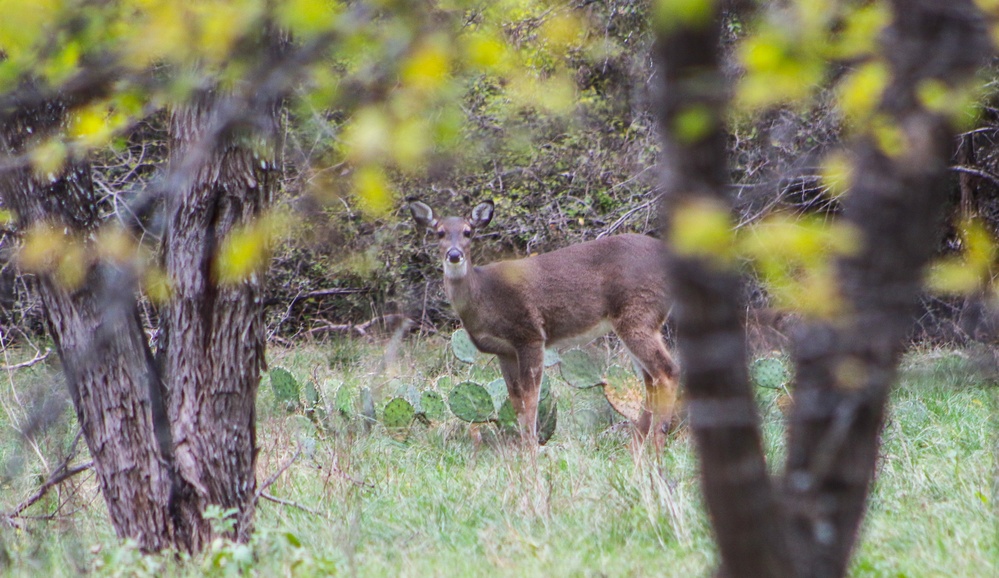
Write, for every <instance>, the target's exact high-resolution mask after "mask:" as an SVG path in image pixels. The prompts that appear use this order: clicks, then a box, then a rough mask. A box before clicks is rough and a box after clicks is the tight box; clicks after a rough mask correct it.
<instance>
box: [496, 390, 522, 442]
mask: <svg viewBox="0 0 999 578" xmlns="http://www.w3.org/2000/svg"><path fill="white" fill-rule="evenodd" d="M496 424H497V425H498V426H499V428H500V431H501V432H503V433H506V434H516V433H517V429H518V427H519V426H518V424H517V412H515V411H514V410H513V404H512V403H510V398H509V397H508V398H506V400H504V401H503V405H501V406H500V408H499V412H497V413H496Z"/></svg>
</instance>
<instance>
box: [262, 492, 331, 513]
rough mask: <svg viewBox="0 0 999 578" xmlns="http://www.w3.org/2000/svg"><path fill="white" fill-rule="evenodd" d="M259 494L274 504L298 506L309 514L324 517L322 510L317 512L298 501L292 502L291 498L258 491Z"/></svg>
mask: <svg viewBox="0 0 999 578" xmlns="http://www.w3.org/2000/svg"><path fill="white" fill-rule="evenodd" d="M259 496H260V497H261V498H264V499H265V500H270V501H272V502H274V503H275V504H281V505H282V506H289V507H292V508H298V509H299V510H302V511H303V512H308V513H309V514H312V515H313V516H318V517H320V518H325V517H326V516H325V515H324V514H323V513H322V512H319V511H317V510H313V509H311V508H307V507H305V506H303V505H302V504H299V503H298V502H293V501H291V500H284V499H281V498H279V497H277V496H273V495H271V494H268V493H267V492H259Z"/></svg>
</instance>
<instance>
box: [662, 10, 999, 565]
mask: <svg viewBox="0 0 999 578" xmlns="http://www.w3.org/2000/svg"><path fill="white" fill-rule="evenodd" d="M892 7H893V8H894V12H895V18H894V22H893V24H892V25H891V27H890V28H889V29H888V31H887V33H886V38H885V42H884V48H885V50H884V53H885V54H886V55H888V62H889V65H890V69H891V73H892V82H891V83H890V85H889V87H888V89H887V90H886V91H885V94H884V97H883V102H882V105H881V107H880V112H881V113H882V114H884V115H885V117H886V118H887V119H889V120H891V121H892V123H893V124H894V126H895V127H897V128H898V129H899V130H900V131H901V133H902V134H903V135H904V138H903V141H904V148H903V150H902V151H901V152H900V153H899V154H895V155H888V154H886V153H884V152H883V151H882V150H881V149H879V148H878V146H876V143H875V142H874V139H873V136H872V137H871V138H869V139H867V140H862V141H860V142H858V143H857V144H856V145H855V148H854V159H855V163H854V167H853V168H854V182H853V186H852V188H851V191H850V193H849V194H848V195H847V197H846V199H845V201H844V218H845V219H846V220H848V221H849V222H851V223H852V224H853V225H854V227H855V228H856V230H857V231H858V233H859V237H860V241H861V249H860V251H859V252H858V253H857V254H855V255H853V256H851V257H848V258H844V259H843V260H842V261H841V263H840V264H839V273H840V274H839V280H840V283H841V291H842V293H843V297H844V301H845V302H846V306H845V308H844V310H843V312H842V314H841V315H840V317H839V318H838V319H837V320H836V322H835V323H832V322H830V323H820V322H813V323H809V324H807V325H806V326H805V327H804V328H803V329H802V330H801V331H799V332H798V334H797V335H795V340H794V353H795V361H796V364H797V371H796V376H797V384H796V390H795V393H796V396H795V406H794V410H793V413H792V416H791V423H790V434H789V455H788V461H787V470H786V474H785V476H784V478H783V480H782V481H781V484H780V488H779V489H780V490H781V493H780V498H779V499H778V495H777V493H776V490H777V489H778V488H777V487H776V485H775V484H774V483H773V482H771V480H770V478H769V476H768V475H767V472H766V468H765V465H764V458H763V452H762V448H761V444H760V436H759V428H758V426H757V421H758V417H757V412H756V409H755V407H754V405H753V401H752V394H751V391H750V388H749V382H748V379H747V376H746V352H745V346H744V336H743V329H742V320H741V318H740V312H741V311H742V310H743V308H742V306H741V302H740V296H741V291H740V290H739V281H738V278H737V275H736V273H735V272H734V271H733V270H732V268H731V266H729V265H727V264H725V263H723V262H721V261H720V260H719V259H718V258H717V257H716V256H712V255H710V254H707V253H702V252H698V251H696V250H694V251H691V250H690V248H687V250H686V251H684V250H682V249H681V250H678V249H677V248H676V247H675V246H674V250H673V251H672V255H671V258H670V268H669V275H670V280H671V281H672V284H673V288H674V295H673V296H674V298H675V300H676V305H675V307H674V311H675V317H676V323H677V333H678V342H679V346H680V361H681V367H682V368H683V372H684V376H685V385H686V387H687V393H688V398H689V399H690V422H691V429H692V430H693V433H694V437H695V440H696V442H697V448H698V453H699V456H700V458H701V470H702V474H701V475H702V487H703V489H704V494H705V498H706V501H707V506H708V511H709V513H710V515H711V520H712V525H713V527H714V530H715V533H716V536H717V540H718V544H719V549H720V553H721V558H722V562H721V568H720V574H723V575H727V576H747V577H758V576H802V577H805V576H807V577H821V578H826V577H838V576H842V575H843V574H845V572H846V569H847V565H848V562H849V557H850V553H851V552H852V550H853V547H854V545H855V543H856V536H857V529H858V527H859V525H860V521H861V519H862V517H863V514H864V511H865V508H866V501H867V495H868V491H869V488H870V481H871V479H872V477H873V473H874V469H875V465H876V460H877V456H878V441H879V440H878V436H879V434H880V431H881V428H882V425H883V421H884V410H885V404H886V401H887V396H888V392H889V389H890V386H891V385H892V383H893V381H894V379H895V376H896V368H897V365H898V361H899V358H900V356H901V353H902V351H903V348H904V345H905V339H906V336H907V334H908V331H909V329H910V328H911V326H912V323H913V312H914V310H915V305H916V300H917V297H918V294H919V291H920V288H921V280H922V271H923V268H924V266H925V265H926V263H927V262H928V260H929V259H930V257H931V256H932V253H933V250H934V248H935V245H936V243H935V241H936V239H937V234H938V232H939V230H940V228H939V225H940V219H941V217H942V209H943V207H944V206H945V204H946V198H947V195H946V189H947V181H946V166H947V160H948V159H949V156H950V155H949V152H950V147H951V143H952V139H953V136H954V135H955V131H954V129H953V127H952V126H950V124H949V122H948V119H947V118H945V117H944V116H943V115H940V114H937V113H933V112H930V111H928V110H927V109H926V108H925V107H924V106H923V105H922V104H921V103H920V101H919V99H918V98H917V90H919V89H920V88H921V87H922V86H924V85H925V84H924V83H925V82H926V81H927V80H931V79H932V80H937V81H942V82H944V83H946V84H947V85H949V86H954V85H957V84H959V82H960V81H962V80H966V79H968V78H969V77H970V76H971V74H972V73H973V72H974V70H975V69H976V68H977V67H978V66H979V65H980V64H981V63H982V60H983V57H984V56H985V55H986V54H987V53H988V50H989V49H988V39H987V34H986V29H985V26H984V23H983V22H982V20H981V16H980V14H979V13H978V11H977V10H976V9H975V7H974V5H973V4H972V2H971V0H956V1H954V2H948V3H939V2H936V1H935V0H910V1H904V0H895V1H893V2H892ZM720 27H721V22H720V19H718V18H716V19H715V20H713V21H712V22H710V23H706V24H704V25H690V26H679V27H678V28H675V29H671V30H663V31H661V34H660V39H659V43H658V44H657V49H656V52H655V57H656V64H657V67H658V74H659V78H660V81H661V83H662V90H663V94H662V95H661V99H660V107H659V122H660V130H661V131H662V133H663V142H664V147H663V156H664V160H663V163H664V168H665V171H664V172H665V175H664V188H665V196H664V210H665V214H666V216H667V217H668V218H667V219H666V223H665V229H666V233H667V237H669V236H670V235H671V234H672V232H673V231H675V230H676V228H675V227H676V219H678V218H683V217H682V216H681V217H677V215H678V214H679V215H682V214H683V213H684V211H685V209H687V208H689V207H691V206H700V207H709V208H710V210H715V211H720V212H722V213H723V214H725V213H726V212H728V211H730V210H731V204H730V202H729V201H728V199H727V198H726V197H725V195H724V193H723V190H722V189H723V186H724V183H725V178H724V175H725V171H726V168H727V165H726V158H725V149H724V140H723V139H724V133H723V132H722V125H723V118H724V114H723V112H722V107H723V104H724V102H725V98H724V96H725V93H726V86H725V82H724V81H723V79H722V77H721V73H720V59H719V56H718V50H719V49H718V40H719V31H720ZM692 111H693V112H694V113H696V114H698V115H703V113H704V112H706V111H707V112H710V119H711V121H712V124H711V125H710V126H711V127H712V130H709V131H706V132H705V133H704V134H695V135H693V138H692V135H691V134H690V133H689V131H688V132H684V131H683V130H682V129H683V127H684V124H683V122H682V119H683V116H684V115H685V114H688V113H691V112H692Z"/></svg>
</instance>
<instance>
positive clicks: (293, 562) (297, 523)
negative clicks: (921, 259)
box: [0, 338, 999, 577]
mask: <svg viewBox="0 0 999 578" xmlns="http://www.w3.org/2000/svg"><path fill="white" fill-rule="evenodd" d="M384 351H385V348H384V347H383V346H382V345H376V344H371V343H366V342H362V341H349V342H338V343H335V344H325V345H301V346H297V347H294V348H289V349H278V348H273V347H272V348H271V350H270V353H269V363H270V364H271V366H278V365H280V366H283V367H285V368H287V369H288V370H289V371H290V372H291V373H292V374H294V375H295V376H296V377H297V378H298V379H299V380H301V381H303V382H304V381H307V380H311V381H312V382H314V383H315V385H316V388H317V390H318V392H319V395H320V398H321V399H324V400H326V399H331V398H332V397H333V396H334V395H335V393H336V391H337V390H338V389H339V388H341V387H349V388H362V387H367V388H370V389H371V390H372V392H374V395H375V396H376V397H377V396H384V395H388V394H389V393H388V392H389V391H390V390H391V389H392V388H394V387H399V384H400V383H413V384H417V385H420V384H425V383H429V382H430V381H432V380H435V379H437V378H438V377H440V376H441V375H449V376H452V377H453V378H454V379H456V380H458V379H465V378H469V377H475V378H477V379H483V380H485V379H490V378H493V376H495V375H498V370H497V369H496V367H495V363H491V364H485V365H484V366H475V367H469V366H465V365H462V364H459V363H458V362H457V361H455V360H454V358H453V357H452V356H451V355H450V354H449V352H448V348H447V345H446V343H445V342H443V340H439V339H438V338H427V339H425V340H416V341H414V342H411V343H406V344H404V345H403V346H402V347H401V348H399V349H398V354H397V355H395V356H393V357H392V358H390V359H389V358H386V356H385V355H384ZM611 353H614V352H613V351H611ZM473 374H474V375H473ZM61 387H62V386H61V382H60V379H59V374H58V373H57V371H56V369H55V368H54V367H46V366H36V367H32V368H29V369H23V370H19V371H18V372H16V373H13V374H11V375H9V376H8V379H7V380H6V383H5V384H4V385H3V386H2V387H0V475H2V477H0V513H9V512H11V511H12V510H13V509H14V508H16V507H17V505H18V504H20V503H22V502H23V501H24V500H25V499H27V498H28V497H29V496H30V495H31V494H32V493H33V491H34V490H35V489H37V487H38V484H39V483H40V481H41V480H43V479H44V478H45V476H46V474H47V472H48V471H50V470H51V468H53V467H54V466H55V465H57V464H58V462H59V461H60V456H62V455H63V454H64V452H65V451H66V449H67V448H69V447H71V446H72V444H73V442H74V439H75V433H74V432H75V425H74V423H73V417H72V411H71V408H70V407H69V406H68V404H66V403H65V396H64V394H61V393H59V392H60V391H61ZM554 391H555V394H556V395H557V396H558V404H559V426H558V429H557V431H556V433H555V435H554V437H553V438H552V439H551V441H550V442H549V443H548V444H547V446H545V447H544V448H542V449H541V450H540V451H539V452H538V453H537V455H536V456H529V455H525V453H524V452H522V451H520V450H519V449H518V448H517V447H516V446H514V445H511V444H510V443H508V442H506V441H504V440H502V439H501V438H499V437H497V436H495V435H494V434H493V432H492V430H491V427H492V426H489V425H483V426H470V425H468V424H465V423H463V422H459V421H457V420H454V419H452V420H448V421H445V422H443V423H440V424H436V425H431V426H423V425H417V426H414V427H413V428H412V429H411V431H410V432H409V435H408V437H405V438H403V437H401V436H398V435H395V436H393V435H390V432H387V431H386V430H384V428H383V427H382V426H381V425H379V424H378V423H377V422H376V423H368V424H365V423H363V422H360V421H358V420H356V419H353V420H346V419H340V418H338V417H337V416H336V415H334V416H333V418H334V419H333V421H331V422H330V423H329V424H328V425H327V426H326V427H324V428H318V427H316V425H315V423H314V422H313V421H311V420H309V419H307V418H305V417H304V416H303V415H301V413H300V412H296V411H290V410H289V408H288V407H286V406H285V405H283V404H281V403H278V402H277V400H276V399H275V396H274V391H273V390H272V389H271V388H270V384H269V380H268V379H267V378H265V379H264V380H263V381H262V384H261V390H260V395H259V400H258V417H259V422H258V443H259V445H260V448H261V452H260V457H259V469H258V480H260V482H261V483H262V482H263V481H264V480H266V479H268V478H269V477H270V476H271V474H273V473H275V472H278V471H280V470H282V468H285V467H287V469H286V470H285V471H284V473H283V474H282V475H280V476H279V477H278V478H277V480H276V481H275V482H274V483H273V485H271V486H270V487H268V488H266V492H265V497H263V498H262V499H261V501H260V503H259V506H258V511H257V518H256V532H255V534H254V537H253V540H252V541H251V543H250V544H248V545H240V544H232V543H229V542H226V541H222V540H219V541H217V542H216V543H214V544H213V545H212V546H211V548H210V549H209V551H208V552H206V553H204V554H202V555H199V556H196V557H194V558H189V557H187V556H179V557H177V556H170V555H160V556H143V555H141V554H140V553H139V552H138V551H137V549H136V548H135V546H134V544H131V543H122V542H120V541H119V540H118V539H116V538H115V536H114V533H113V531H112V529H111V528H110V526H109V524H108V522H107V518H106V512H105V507H104V504H103V500H102V498H101V497H100V495H99V494H98V492H97V489H96V485H95V483H94V480H93V476H92V473H89V472H87V473H83V474H80V475H78V476H75V477H73V478H71V479H70V480H69V481H68V482H66V483H64V484H63V485H62V486H60V487H59V488H58V489H54V490H52V491H50V492H49V493H48V494H47V495H46V497H45V498H43V499H42V500H40V501H38V502H37V503H36V504H34V505H33V506H31V507H30V508H29V509H28V510H26V512H25V517H21V518H18V523H19V525H20V528H9V527H2V528H0V574H4V575H10V576H38V575H49V576H70V575H78V574H81V573H89V574H92V575H96V576H125V575H127V576H153V575H180V576H189V575H190V576H195V575H233V574H240V573H249V574H251V575H258V576H272V575H296V576H314V575H315V576H321V575H349V576H541V575H551V576H647V575H666V576H703V575H707V574H708V573H709V572H710V571H711V569H712V568H713V567H714V565H715V564H716V553H715V549H714V545H713V543H712V538H711V531H710V527H709V524H708V520H707V517H706V515H705V512H704V507H703V503H702V502H701V498H700V495H699V489H698V480H697V462H696V456H695V453H694V451H693V447H692V442H691V440H690V439H689V438H688V436H687V435H685V434H684V433H682V432H681V433H680V434H678V435H677V436H676V437H675V438H673V439H672V440H671V441H670V442H669V444H668V447H667V450H666V453H665V455H663V456H661V457H660V458H659V459H653V458H651V457H650V456H648V455H645V456H642V457H641V458H639V459H636V458H635V456H634V455H633V454H632V452H631V451H630V450H629V441H630V433H629V432H628V430H627V428H626V427H622V424H621V423H620V420H619V418H615V417H614V415H615V414H613V412H611V411H610V410H609V409H608V408H607V407H606V401H604V400H603V397H602V396H601V395H599V394H595V393H593V392H592V391H591V390H574V389H572V388H569V387H567V386H566V385H564V384H556V385H555V390H554ZM997 392H999V388H997V386H996V384H995V381H994V380H993V379H992V378H989V377H987V376H985V375H983V374H981V373H980V372H976V371H973V367H972V364H971V363H970V362H969V361H968V360H967V359H966V357H965V356H964V355H962V354H961V353H960V352H949V351H924V352H918V353H912V354H910V355H909V356H908V357H907V358H906V361H905V364H904V367H903V378H902V380H901V383H900V384H899V386H898V387H897V388H896V390H895V393H894V394H893V396H892V400H891V406H890V418H889V420H888V423H887V426H886V429H885V431H884V434H883V438H882V439H883V446H882V458H881V462H880V465H879V469H878V474H877V479H876V481H875V484H874V489H873V494H872V497H871V501H870V509H869V513H868V515H867V517H866V520H865V522H864V525H863V528H862V538H861V542H860V546H859V548H858V551H857V552H856V554H855V556H854V560H853V563H852V566H851V571H850V574H851V575H853V576H892V577H896V576H906V577H917V576H942V575H950V576H986V575H995V573H996V572H997V571H999V564H997V560H999V542H997V519H999V518H997V501H996V500H997V495H996V488H995V487H994V486H993V484H994V480H995V478H996V469H995V468H996V463H995V456H996V454H997V449H999V448H997V434H996V432H997V427H996V422H995V418H994V417H993V416H994V415H995V412H996V411H997V409H999V407H997V403H996V398H997ZM776 396H777V391H776V390H764V389H760V390H759V401H760V407H761V411H762V414H763V421H764V434H765V438H764V439H765V443H766V445H767V452H768V456H769V459H770V461H771V464H772V469H773V470H774V471H779V470H780V467H781V465H780V462H781V460H782V457H783V451H784V448H783V418H782V414H781V412H780V409H779V408H778V406H777V403H776ZM46 404H49V406H51V408H52V410H51V412H50V413H49V414H46V415H48V416H49V418H48V422H49V423H48V424H47V425H46V426H45V427H42V426H40V425H38V424H35V425H32V424H31V419H32V416H33V415H35V414H33V413H32V408H38V407H43V406H45V405H46ZM333 413H334V414H335V413H336V412H335V411H334V412H333ZM337 420H339V421H337ZM31 428H35V430H34V433H31V432H29V434H30V435H22V434H23V432H25V431H26V430H30V429H31ZM19 432H20V433H19ZM80 445H81V446H82V442H80ZM81 453H82V454H83V455H80V456H78V457H77V458H75V460H74V463H79V462H83V461H86V460H87V459H88V458H87V457H86V455H85V454H86V451H85V449H82V451H81ZM226 514H227V513H226V512H220V511H214V512H212V513H211V516H212V518H213V520H214V521H215V523H217V524H220V525H223V526H224V524H225V523H227V519H226Z"/></svg>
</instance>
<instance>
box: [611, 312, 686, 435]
mask: <svg viewBox="0 0 999 578" xmlns="http://www.w3.org/2000/svg"><path fill="white" fill-rule="evenodd" d="M615 333H617V335H618V337H620V338H621V341H623V342H624V345H625V347H627V348H628V351H629V352H630V353H631V355H632V357H634V358H635V361H637V362H638V365H639V366H640V367H641V369H642V377H643V379H644V381H645V410H644V411H643V413H642V416H641V418H640V419H639V420H638V423H636V424H635V435H636V437H637V441H639V442H644V441H645V439H646V438H647V437H648V436H649V434H652V436H653V439H652V441H653V442H654V444H655V447H656V450H657V451H662V449H663V447H664V445H665V443H666V433H667V432H668V431H669V428H670V426H671V425H672V422H673V418H674V416H675V415H676V409H677V408H676V406H677V396H678V389H679V381H678V377H679V372H678V370H677V365H676V362H674V361H673V358H672V357H671V356H670V354H669V350H668V349H667V348H666V342H665V341H664V340H663V336H662V333H661V332H660V330H659V326H651V325H645V326H639V327H636V326H625V324H624V323H621V324H619V326H618V327H617V328H616V329H615Z"/></svg>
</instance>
